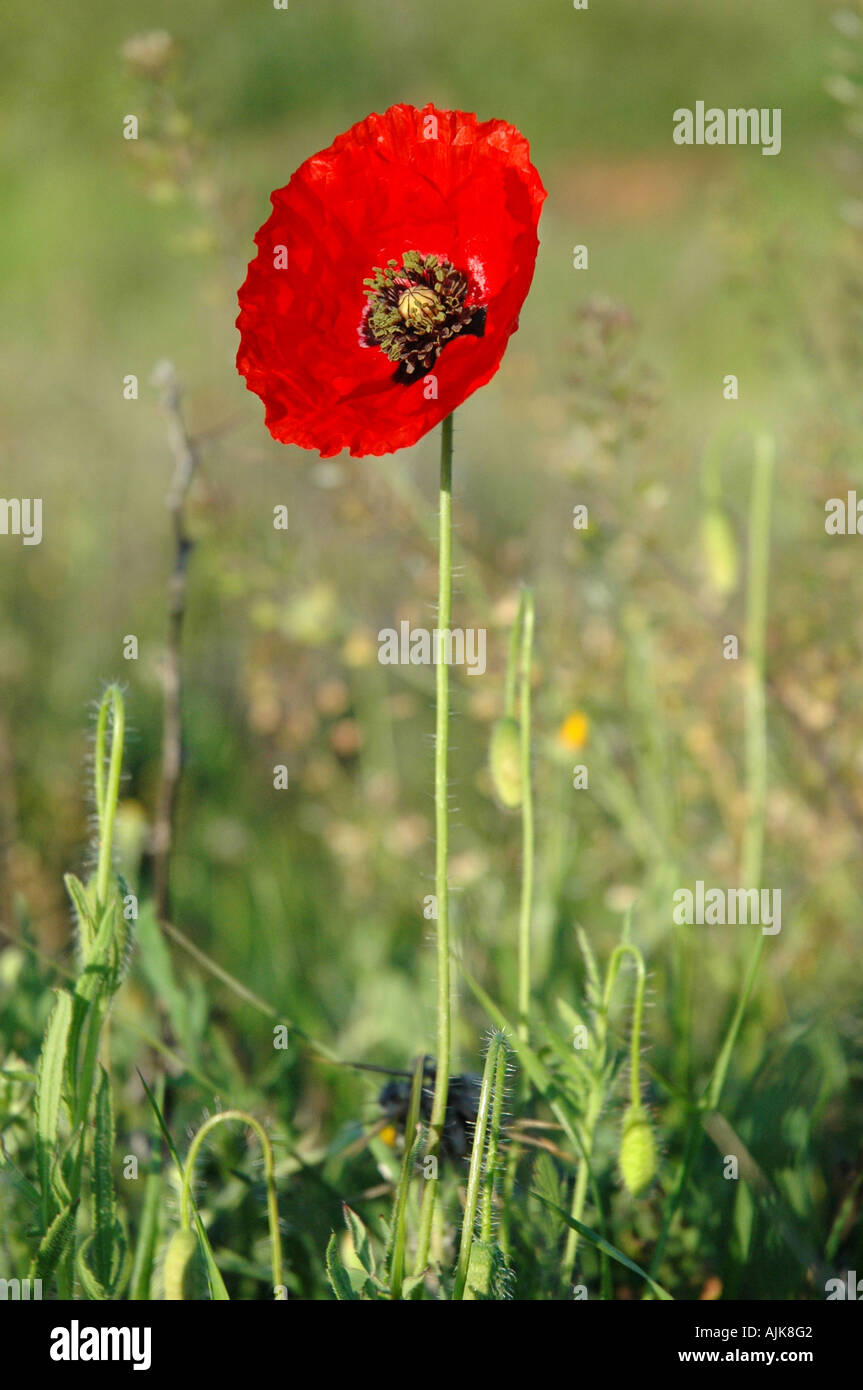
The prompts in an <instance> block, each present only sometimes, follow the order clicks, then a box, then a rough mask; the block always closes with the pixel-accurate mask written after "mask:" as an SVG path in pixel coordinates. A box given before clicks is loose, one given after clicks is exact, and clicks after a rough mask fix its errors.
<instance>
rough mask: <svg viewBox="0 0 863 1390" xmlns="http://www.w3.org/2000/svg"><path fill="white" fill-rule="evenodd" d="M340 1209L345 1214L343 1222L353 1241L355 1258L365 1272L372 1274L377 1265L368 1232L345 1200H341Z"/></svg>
mask: <svg viewBox="0 0 863 1390" xmlns="http://www.w3.org/2000/svg"><path fill="white" fill-rule="evenodd" d="M342 1211H343V1212H344V1215H345V1224H346V1225H347V1228H348V1230H349V1231H350V1233H351V1240H352V1241H353V1245H354V1250H355V1252H356V1256H357V1259H358V1260H359V1262H360V1264H361V1265H362V1267H363V1269H364V1270H365V1271H366V1274H371V1275H374V1273H375V1269H376V1268H377V1266H376V1265H375V1257H374V1254H373V1253H372V1248H371V1245H370V1244H369V1233H368V1231H367V1230H366V1228H365V1226H364V1225H363V1223H362V1221H361V1220H360V1218H359V1217H358V1216H357V1214H356V1212H355V1211H353V1210H352V1209H351V1208H350V1207H349V1206H348V1204H347V1202H342Z"/></svg>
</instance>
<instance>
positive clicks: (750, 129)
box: [673, 101, 782, 154]
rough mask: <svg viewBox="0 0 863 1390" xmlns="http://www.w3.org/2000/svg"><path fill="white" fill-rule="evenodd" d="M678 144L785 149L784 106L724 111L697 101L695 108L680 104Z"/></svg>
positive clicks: (764, 151)
mask: <svg viewBox="0 0 863 1390" xmlns="http://www.w3.org/2000/svg"><path fill="white" fill-rule="evenodd" d="M673 119H674V143H675V145H760V146H761V153H762V154H778V153H779V151H780V150H781V149H782V108H781V107H779V106H774V107H773V108H772V109H769V108H768V107H765V106H762V107H761V109H760V110H759V109H758V107H755V106H753V107H751V108H750V109H748V110H747V109H746V108H745V107H743V106H740V107H732V108H731V109H730V110H728V111H723V110H722V109H721V108H720V107H718V106H708V107H705V104H704V102H703V101H697V102H696V103H695V110H694V111H692V110H690V108H689V107H688V106H678V108H677V110H676V111H675V113H674V118H673Z"/></svg>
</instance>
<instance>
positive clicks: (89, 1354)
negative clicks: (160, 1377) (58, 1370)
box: [51, 1318, 152, 1371]
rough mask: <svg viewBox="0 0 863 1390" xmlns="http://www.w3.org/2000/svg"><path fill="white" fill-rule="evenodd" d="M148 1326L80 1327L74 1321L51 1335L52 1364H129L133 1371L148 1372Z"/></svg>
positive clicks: (149, 1331) (149, 1339)
mask: <svg viewBox="0 0 863 1390" xmlns="http://www.w3.org/2000/svg"><path fill="white" fill-rule="evenodd" d="M151 1337H152V1333H151V1329H150V1328H149V1327H81V1326H80V1325H79V1323H78V1319H77V1318H73V1319H72V1322H71V1324H70V1325H69V1327H55V1328H53V1329H52V1332H51V1360H52V1361H132V1362H134V1365H133V1367H132V1369H133V1370H134V1371H149V1369H150V1342H151Z"/></svg>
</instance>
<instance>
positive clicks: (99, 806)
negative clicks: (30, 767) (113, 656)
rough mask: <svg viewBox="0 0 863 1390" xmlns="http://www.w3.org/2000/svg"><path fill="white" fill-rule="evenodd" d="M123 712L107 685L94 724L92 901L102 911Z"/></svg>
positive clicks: (119, 696) (117, 690) (120, 697)
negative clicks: (95, 860) (95, 854)
mask: <svg viewBox="0 0 863 1390" xmlns="http://www.w3.org/2000/svg"><path fill="white" fill-rule="evenodd" d="M109 712H110V716H111V761H110V765H109V767H108V780H107V785H106V782H105V756H106V745H107V737H108V715H109ZM125 728H126V712H125V708H124V705H123V695H122V692H121V690H120V687H119V686H117V685H109V686H108V689H107V690H106V691H105V694H104V695H103V696H102V703H101V704H100V706H99V717H98V720H97V722H96V813H97V816H98V819H99V862H98V868H97V870H96V901H97V903H98V905H99V907H104V906H105V904H106V903H107V901H108V879H109V876H110V873H111V855H112V851H113V847H114V820H115V817H116V815H117V802H118V800H119V798H120V772H121V768H122V764H123V738H124V734H125Z"/></svg>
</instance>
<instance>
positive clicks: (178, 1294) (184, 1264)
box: [164, 1229, 198, 1302]
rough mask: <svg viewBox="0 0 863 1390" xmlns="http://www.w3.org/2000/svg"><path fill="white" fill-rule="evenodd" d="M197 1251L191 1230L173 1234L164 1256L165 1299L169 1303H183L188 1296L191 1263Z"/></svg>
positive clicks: (195, 1238)
mask: <svg viewBox="0 0 863 1390" xmlns="http://www.w3.org/2000/svg"><path fill="white" fill-rule="evenodd" d="M197 1250H198V1237H197V1236H196V1234H195V1232H194V1231H192V1230H185V1229H183V1230H179V1231H176V1232H175V1233H174V1235H173V1236H172V1237H171V1240H170V1242H169V1244H168V1249H167V1252H166V1254H165V1268H164V1281H165V1298H166V1299H167V1300H169V1301H170V1302H176V1301H178V1300H179V1301H183V1300H184V1299H187V1298H188V1297H189V1296H190V1280H191V1275H192V1269H193V1262H194V1258H195V1255H196V1254H197Z"/></svg>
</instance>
